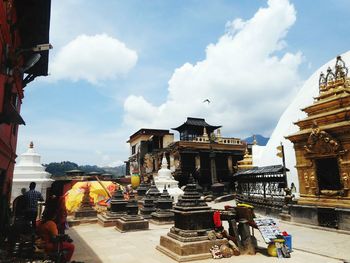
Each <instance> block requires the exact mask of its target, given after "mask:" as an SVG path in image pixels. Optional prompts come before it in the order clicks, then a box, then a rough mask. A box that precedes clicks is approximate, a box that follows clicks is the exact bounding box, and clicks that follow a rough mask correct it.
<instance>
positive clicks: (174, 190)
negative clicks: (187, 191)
mask: <svg viewBox="0 0 350 263" xmlns="http://www.w3.org/2000/svg"><path fill="white" fill-rule="evenodd" d="M154 183H155V185H156V187H157V188H158V190H159V191H160V192H162V191H163V189H164V186H165V187H166V188H167V190H168V193H169V195H170V196H171V197H172V198H173V200H174V202H175V203H176V202H177V200H178V198H179V196H181V195H183V194H184V192H183V191H182V190H181V189H180V188H179V182H178V181H176V180H174V178H173V176H172V175H171V170H170V169H168V162H167V159H166V158H165V154H163V158H162V167H161V169H160V170H159V171H158V176H157V177H155V178H154Z"/></svg>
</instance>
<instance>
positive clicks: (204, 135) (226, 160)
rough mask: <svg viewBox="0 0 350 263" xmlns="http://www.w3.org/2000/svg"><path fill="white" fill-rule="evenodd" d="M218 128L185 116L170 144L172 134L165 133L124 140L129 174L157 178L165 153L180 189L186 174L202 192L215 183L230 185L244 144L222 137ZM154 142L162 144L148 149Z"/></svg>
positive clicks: (145, 132)
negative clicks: (196, 182) (201, 188)
mask: <svg viewBox="0 0 350 263" xmlns="http://www.w3.org/2000/svg"><path fill="white" fill-rule="evenodd" d="M220 127H221V126H212V125H209V124H208V123H206V122H205V120H204V119H201V118H191V117H188V118H187V120H186V122H184V123H183V124H182V125H180V126H179V127H177V128H173V130H176V131H178V132H179V133H180V136H179V137H180V140H179V141H174V135H173V134H172V133H169V131H168V130H151V129H141V130H139V131H138V132H136V133H135V134H133V135H132V136H130V139H129V141H128V142H129V144H130V149H131V156H130V158H129V161H128V162H129V163H130V170H131V173H132V170H134V171H135V172H137V171H140V174H141V176H143V177H144V176H145V177H146V178H147V179H148V178H152V177H153V176H157V172H158V170H159V169H160V167H161V161H162V157H163V153H165V156H166V158H167V161H168V164H169V167H168V168H169V169H170V170H171V171H172V174H173V176H174V178H175V179H176V180H177V181H179V183H180V185H181V186H182V185H185V184H186V183H187V179H188V177H189V175H190V174H192V175H193V176H194V177H195V179H196V180H197V181H198V183H199V184H200V185H202V186H203V187H204V188H206V189H210V186H211V185H212V184H214V183H217V182H227V183H228V184H229V183H231V181H232V175H233V173H234V172H235V171H236V169H237V161H239V160H242V158H243V156H244V152H245V149H246V144H245V143H243V142H242V141H241V140H240V139H238V138H225V137H222V136H221V133H220ZM151 131H152V132H153V133H152V132H151ZM215 131H216V132H215ZM155 132H157V133H158V135H156V134H155ZM155 142H163V144H160V145H159V146H157V147H153V148H152V147H150V145H154V143H155ZM156 145H157V143H156ZM133 162H134V164H133ZM140 167H141V168H140Z"/></svg>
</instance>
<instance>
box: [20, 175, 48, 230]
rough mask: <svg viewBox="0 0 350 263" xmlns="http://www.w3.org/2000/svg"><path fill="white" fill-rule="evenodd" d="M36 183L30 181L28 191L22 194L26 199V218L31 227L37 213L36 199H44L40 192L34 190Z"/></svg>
mask: <svg viewBox="0 0 350 263" xmlns="http://www.w3.org/2000/svg"><path fill="white" fill-rule="evenodd" d="M35 187H36V183H35V182H31V183H30V185H29V191H28V192H26V193H25V194H24V196H25V199H26V220H27V221H29V222H31V223H32V228H33V229H35V227H36V217H37V214H38V201H44V198H43V196H42V195H41V193H40V192H38V191H35Z"/></svg>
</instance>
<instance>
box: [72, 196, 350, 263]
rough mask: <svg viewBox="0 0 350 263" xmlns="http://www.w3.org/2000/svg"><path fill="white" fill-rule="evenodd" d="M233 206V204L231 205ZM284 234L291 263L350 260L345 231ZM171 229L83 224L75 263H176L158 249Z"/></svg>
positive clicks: (260, 256)
mask: <svg viewBox="0 0 350 263" xmlns="http://www.w3.org/2000/svg"><path fill="white" fill-rule="evenodd" d="M225 204H227V203H221V204H211V206H212V207H213V208H220V207H223V205H225ZM231 204H232V203H231ZM279 226H280V229H281V230H285V231H287V232H288V233H290V234H291V235H292V236H293V250H294V251H293V252H292V254H291V258H290V259H281V260H286V261H288V262H290V263H294V262H300V263H302V262H310V263H313V262H317V263H333V262H338V263H339V262H343V261H344V260H350V233H346V232H344V231H342V232H341V231H329V230H327V229H326V230H325V229H323V228H319V227H316V228H315V227H312V228H311V227H306V226H300V225H296V224H289V223H285V222H280V224H279ZM169 228H170V225H165V226H164V225H163V226H158V225H153V224H150V229H149V230H146V231H137V232H129V233H120V232H118V231H116V230H115V229H114V228H113V227H108V228H103V227H101V226H100V225H98V224H83V225H79V226H74V227H72V228H71V229H70V230H69V231H68V233H69V234H70V235H71V237H72V238H73V240H74V244H75V246H76V251H75V254H74V256H73V260H79V261H84V262H85V263H101V262H105V263H109V262H110V263H114V262H123V263H136V262H147V263H160V262H162V263H167V262H169V263H175V262H176V261H174V260H172V259H171V258H169V257H167V256H165V255H164V254H163V253H161V252H159V251H158V250H156V249H155V247H156V245H158V244H159V238H160V236H161V235H165V234H166V233H167V232H168V231H169ZM255 236H256V238H257V239H258V245H259V247H262V248H266V247H267V245H266V244H265V242H263V240H262V237H261V235H260V233H259V231H257V230H255ZM279 260H280V259H277V258H272V257H269V256H267V255H266V254H264V250H262V253H257V255H254V256H249V255H241V256H238V257H232V258H228V259H220V260H219V262H220V263H225V262H232V261H235V262H240V263H248V262H249V263H254V262H259V263H265V262H266V263H268V262H276V261H279ZM192 262H195V263H199V262H201V263H208V262H217V260H214V259H207V260H201V261H192Z"/></svg>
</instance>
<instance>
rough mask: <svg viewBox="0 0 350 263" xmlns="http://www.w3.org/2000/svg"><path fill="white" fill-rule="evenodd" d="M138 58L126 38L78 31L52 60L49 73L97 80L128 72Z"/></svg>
mask: <svg viewBox="0 0 350 263" xmlns="http://www.w3.org/2000/svg"><path fill="white" fill-rule="evenodd" d="M136 62H137V53H136V52H135V51H134V50H132V49H130V48H128V47H127V46H126V45H125V44H124V43H123V42H121V41H119V40H118V39H115V38H113V37H110V36H108V35H107V34H97V35H93V36H88V35H84V34H83V35H79V36H78V37H76V38H75V39H73V40H72V41H71V42H69V43H68V44H67V45H65V46H63V47H62V48H61V49H60V50H59V51H58V53H57V54H56V55H55V56H54V58H53V61H52V63H51V64H50V66H51V67H50V74H51V77H52V78H53V79H55V80H57V79H69V80H72V81H77V80H86V81H88V82H90V83H93V84H96V83H97V82H98V81H103V80H108V79H115V78H116V77H118V76H122V75H125V74H126V73H128V72H129V71H130V69H132V68H133V67H134V66H135V64H136Z"/></svg>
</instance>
